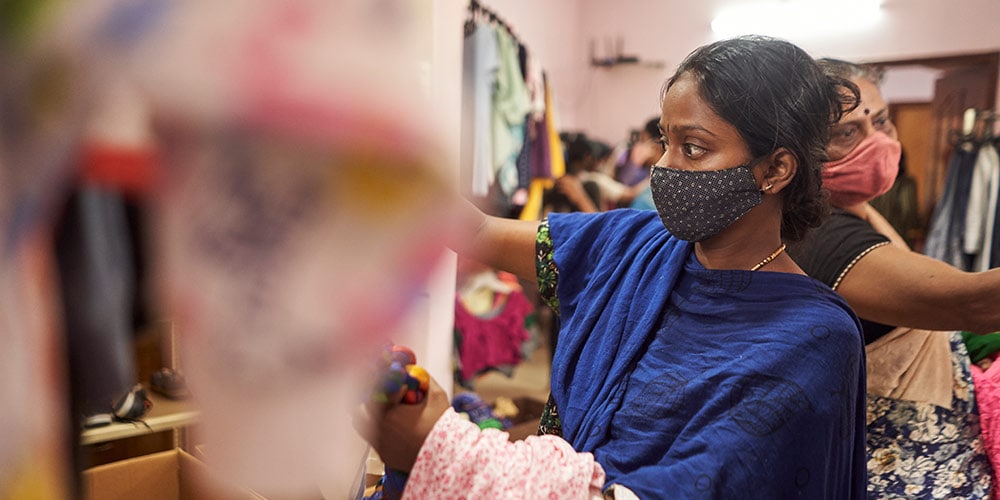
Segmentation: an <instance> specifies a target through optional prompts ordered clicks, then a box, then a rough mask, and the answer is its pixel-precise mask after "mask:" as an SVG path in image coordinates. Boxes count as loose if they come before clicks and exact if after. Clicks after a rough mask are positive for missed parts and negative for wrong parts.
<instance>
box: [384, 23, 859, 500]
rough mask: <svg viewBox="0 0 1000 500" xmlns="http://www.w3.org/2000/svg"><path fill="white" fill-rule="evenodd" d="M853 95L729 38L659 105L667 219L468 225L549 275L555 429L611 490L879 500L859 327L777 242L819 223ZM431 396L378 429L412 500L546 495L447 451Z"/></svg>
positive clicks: (761, 45) (804, 63)
mask: <svg viewBox="0 0 1000 500" xmlns="http://www.w3.org/2000/svg"><path fill="white" fill-rule="evenodd" d="M857 98H858V89H857V87H856V86H854V85H853V84H851V83H850V82H847V81H846V80H843V79H839V78H835V77H830V76H826V75H824V74H823V72H822V71H821V70H820V68H819V67H818V66H817V65H816V63H815V61H814V60H813V59H812V58H811V57H810V56H809V55H808V54H806V53H805V52H804V51H802V49H800V48H798V47H796V46H794V45H792V44H790V43H787V42H784V41H780V40H776V39H771V38H765V37H741V38H737V39H732V40H724V41H721V42H716V43H713V44H710V45H707V46H705V47H702V48H700V49H698V50H696V51H695V52H693V53H692V54H691V55H689V56H688V58H687V59H685V61H684V62H682V63H681V65H680V66H679V68H678V69H677V71H676V73H675V74H674V75H673V76H672V77H671V78H670V79H669V80H667V82H666V84H665V85H664V87H663V90H662V92H661V101H662V116H661V119H660V129H661V132H662V134H661V135H662V136H661V138H660V140H661V142H662V144H663V146H664V150H665V152H664V154H663V156H662V157H661V158H660V160H659V161H658V162H657V164H656V166H654V167H653V169H652V173H651V181H650V182H651V187H652V191H653V199H654V201H655V204H656V208H657V211H656V212H653V211H637V210H629V209H622V210H614V211H610V212H605V213H600V214H580V213H571V214H551V215H550V217H549V218H548V219H547V220H544V221H541V222H531V221H516V220H510V219H502V218H495V217H490V216H486V215H484V214H482V213H479V212H478V211H477V212H476V213H474V214H473V218H474V220H475V227H476V230H475V235H474V237H473V238H471V239H470V240H468V241H463V242H459V243H458V244H457V245H456V250H458V251H459V252H460V253H463V254H465V255H466V256H469V257H472V258H475V259H477V260H480V261H482V262H484V263H486V264H488V265H491V266H493V267H496V268H498V269H503V270H507V271H509V272H513V273H515V274H517V275H518V276H520V277H522V278H524V279H526V280H531V281H537V282H538V283H539V288H540V291H541V293H542V296H543V297H545V298H546V299H547V300H548V303H549V304H550V305H551V306H552V307H553V308H555V309H556V311H557V312H558V313H559V315H560V320H561V321H560V330H559V333H558V342H557V345H556V351H555V353H554V361H553V367H552V394H551V398H550V404H549V408H548V411H547V412H546V414H545V415H544V416H543V422H542V431H543V432H545V433H556V434H559V435H561V437H562V439H565V441H567V442H568V443H569V444H571V445H572V447H573V449H574V450H576V451H577V452H584V453H590V454H592V456H593V458H594V459H595V460H596V461H597V463H598V464H600V466H601V468H602V469H603V472H604V474H605V475H606V477H605V478H604V485H603V494H604V495H605V496H607V497H614V498H629V495H637V496H638V497H640V498H662V497H669V498H737V497H748V496H750V497H756V498H811V499H812V498H861V497H863V496H864V495H865V484H866V472H865V441H864V425H865V416H864V408H865V405H864V397H865V375H864V352H863V341H862V337H861V334H860V327H859V324H858V320H857V318H856V317H855V315H854V314H853V312H852V311H851V310H850V308H849V307H848V306H847V305H846V303H845V302H844V301H843V300H842V299H840V298H839V297H838V296H837V295H836V294H834V293H833V292H832V291H831V290H830V289H829V287H827V286H825V285H823V284H822V283H820V282H818V281H816V280H814V279H812V278H809V277H808V276H806V275H805V273H804V272H803V271H802V270H801V269H800V268H799V267H798V266H797V265H796V264H795V263H794V262H793V261H792V260H791V259H790V258H789V257H788V255H787V254H786V253H784V249H785V245H784V243H783V240H797V239H800V238H801V237H802V236H803V235H804V234H805V233H806V231H808V230H809V229H810V228H812V227H815V226H817V225H818V224H819V223H820V221H821V218H822V215H823V212H824V207H825V199H824V198H823V195H822V189H821V181H820V168H821V160H822V154H823V149H824V145H825V143H826V140H827V133H828V130H829V127H830V125H831V123H835V122H836V121H837V119H839V117H840V116H841V114H842V113H843V112H845V110H849V109H851V106H853V105H856V102H857ZM435 399H436V400H438V401H440V399H441V398H428V400H429V401H431V402H430V403H427V404H426V405H417V406H414V407H406V406H405V405H401V406H396V407H393V408H391V409H388V410H386V411H384V412H377V415H374V416H371V417H370V418H373V419H374V424H375V427H376V429H377V430H378V431H381V432H382V433H384V434H387V435H391V436H392V439H380V438H375V439H374V440H373V444H374V445H375V447H376V449H377V450H378V451H379V452H380V453H382V456H383V458H384V459H386V463H387V464H390V465H392V466H393V467H396V468H400V469H402V470H411V468H412V470H413V471H414V473H413V475H411V477H410V481H411V482H412V483H414V486H413V490H412V493H411V496H413V495H417V494H418V493H417V492H418V491H419V492H423V493H426V492H428V491H432V490H431V489H428V488H430V487H432V486H433V485H434V484H442V485H443V484H445V483H448V482H449V481H450V480H454V479H456V476H457V475H461V474H480V475H487V476H488V477H489V478H490V479H489V481H487V483H489V484H488V485H487V486H482V488H484V489H478V490H475V491H476V492H477V493H476V494H482V495H486V496H489V495H490V494H491V493H490V492H491V491H493V492H496V491H504V492H508V491H510V490H511V488H510V487H511V484H515V485H524V487H525V488H533V487H535V486H532V485H531V484H526V482H525V477H526V476H522V475H519V474H518V473H517V472H515V473H513V474H492V475H490V474H485V473H481V472H480V471H481V470H482V468H483V467H488V466H489V462H490V461H491V460H502V459H503V456H504V453H505V451H504V450H503V449H491V451H490V453H488V454H484V453H481V452H479V453H478V454H477V453H471V454H470V452H469V447H470V446H474V445H470V444H469V443H468V442H465V443H464V444H462V445H461V446H462V447H464V448H455V447H452V448H449V446H448V443H447V441H448V438H447V436H446V435H444V434H445V433H443V432H434V431H432V428H437V427H435V426H441V425H443V424H441V421H445V420H447V419H448V418H451V417H449V416H448V413H447V411H446V410H445V409H444V408H440V407H438V405H437V404H435V403H434V402H433V401H434V400H435ZM435 421H438V422H437V423H435ZM408 429H409V430H408ZM486 432H490V431H486ZM486 432H484V434H485V433H486ZM529 439H531V438H529ZM549 439H551V438H549ZM414 443H416V445H414ZM456 446H458V445H456ZM511 446H514V445H511ZM501 448H502V447H501ZM418 450H419V451H418ZM445 455H447V456H448V459H449V460H451V462H449V463H452V464H453V463H456V462H461V461H462V460H463V459H462V458H455V457H466V458H468V457H470V456H476V457H479V459H478V460H476V461H475V463H476V467H475V468H468V467H465V468H462V467H460V466H453V465H448V466H443V465H441V464H442V463H444V462H442V456H445ZM483 457H487V458H488V459H487V458H483ZM422 464H423V465H424V466H422ZM427 464H436V465H435V466H434V467H428V466H427ZM534 465H535V466H538V465H539V464H534ZM525 467H526V470H530V468H531V467H532V464H530V463H529V464H528V465H526V466H525ZM525 474H527V472H525ZM532 477H533V479H532V481H545V480H546V479H545V477H534V476H532ZM550 477H553V478H555V477H556V476H550ZM458 479H460V478H458ZM553 480H555V479H553ZM511 481H514V483H511ZM529 483H530V482H529ZM536 486H537V485H536ZM494 487H495V488H501V489H496V490H490V489H489V488H494ZM407 491H411V490H410V486H407ZM467 491H468V490H467ZM538 491H550V490H547V489H544V488H543V489H542V490H538ZM470 494H471V493H470ZM473 496H474V495H473ZM522 496H523V497H527V498H533V497H534V495H533V494H532V493H531V492H528V491H526V492H524V493H523V495H522ZM580 496H585V495H580ZM515 497H517V496H515ZM568 497H572V495H570V496H567V498H568Z"/></svg>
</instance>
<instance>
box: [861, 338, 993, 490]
mask: <svg viewBox="0 0 1000 500" xmlns="http://www.w3.org/2000/svg"><path fill="white" fill-rule="evenodd" d="M949 335H950V339H949V340H950V343H951V350H952V368H953V375H954V391H953V396H952V404H951V409H948V408H945V407H943V406H938V405H934V404H930V403H918V402H914V401H904V400H899V399H892V398H886V397H881V396H869V397H868V417H867V421H868V422H867V423H868V437H867V440H868V446H867V447H868V497H869V498H963V499H974V498H982V499H986V498H991V490H992V481H993V479H992V469H991V467H990V463H989V459H988V457H987V455H986V452H985V448H984V445H983V439H982V436H981V433H980V425H979V410H978V408H977V406H976V399H975V391H974V389H973V384H972V373H971V371H970V368H969V355H968V352H967V351H966V349H965V344H964V343H963V342H962V337H961V336H960V335H959V333H958V332H953V333H951V334H949Z"/></svg>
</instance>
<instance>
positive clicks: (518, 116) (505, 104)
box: [491, 27, 531, 196]
mask: <svg viewBox="0 0 1000 500" xmlns="http://www.w3.org/2000/svg"><path fill="white" fill-rule="evenodd" d="M496 36H497V53H498V54H499V58H500V67H499V69H498V70H497V78H496V89H495V91H494V93H493V121H492V123H493V176H492V177H491V179H496V181H497V182H498V183H499V184H500V188H501V190H502V191H503V193H504V194H506V195H508V196H509V195H511V194H513V193H514V190H515V189H516V188H517V156H518V154H519V153H520V152H521V147H522V146H523V145H524V118H525V116H527V114H528V112H529V111H531V96H530V95H529V94H528V88H527V86H526V84H525V81H524V77H523V75H522V74H521V68H520V64H519V63H518V57H517V43H516V42H515V41H514V39H513V37H511V35H510V33H509V32H508V31H507V30H506V29H504V28H503V27H498V28H497V29H496Z"/></svg>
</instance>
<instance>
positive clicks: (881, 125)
mask: <svg viewBox="0 0 1000 500" xmlns="http://www.w3.org/2000/svg"><path fill="white" fill-rule="evenodd" d="M890 123H892V122H890V121H889V117H888V116H880V117H878V118H876V119H875V120H873V121H872V127H874V128H875V130H878V131H880V132H882V131H885V129H887V128H888V127H889V124H890Z"/></svg>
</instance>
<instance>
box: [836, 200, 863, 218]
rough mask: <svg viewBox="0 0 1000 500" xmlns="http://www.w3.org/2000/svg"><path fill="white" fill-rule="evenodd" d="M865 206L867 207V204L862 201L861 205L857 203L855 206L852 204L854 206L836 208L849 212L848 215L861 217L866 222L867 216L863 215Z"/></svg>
mask: <svg viewBox="0 0 1000 500" xmlns="http://www.w3.org/2000/svg"><path fill="white" fill-rule="evenodd" d="M867 205H868V202H866V201H863V202H861V203H857V204H854V205H847V206H841V207H837V208H839V209H841V210H845V211H847V212H850V213H852V214H854V215H857V216H858V217H861V218H862V219H865V220H867V219H868V215H867V214H866V213H865V212H866V211H865V206H867Z"/></svg>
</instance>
